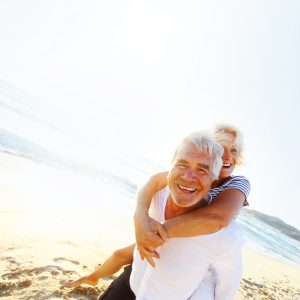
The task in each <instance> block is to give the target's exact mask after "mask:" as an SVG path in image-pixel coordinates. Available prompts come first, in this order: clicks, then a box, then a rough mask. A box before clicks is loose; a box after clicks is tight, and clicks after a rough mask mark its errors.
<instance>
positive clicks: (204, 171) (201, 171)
mask: <svg viewBox="0 0 300 300" xmlns="http://www.w3.org/2000/svg"><path fill="white" fill-rule="evenodd" d="M197 171H198V172H199V173H202V174H204V173H206V170H205V169H197Z"/></svg>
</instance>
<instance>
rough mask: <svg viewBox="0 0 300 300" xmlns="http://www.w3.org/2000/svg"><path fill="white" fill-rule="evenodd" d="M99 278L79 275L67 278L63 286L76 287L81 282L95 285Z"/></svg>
mask: <svg viewBox="0 0 300 300" xmlns="http://www.w3.org/2000/svg"><path fill="white" fill-rule="evenodd" d="M98 280H99V279H95V278H93V277H89V276H83V277H80V278H78V279H69V280H66V282H65V286H67V287H71V288H76V287H78V286H80V285H82V284H87V285H91V286H95V285H97V283H98Z"/></svg>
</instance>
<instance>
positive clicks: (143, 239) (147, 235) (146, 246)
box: [134, 214, 168, 267]
mask: <svg viewBox="0 0 300 300" xmlns="http://www.w3.org/2000/svg"><path fill="white" fill-rule="evenodd" d="M134 226H135V239H136V245H137V249H138V251H139V252H140V255H141V258H142V259H144V258H146V259H147V261H148V262H149V264H151V266H152V267H155V264H154V261H153V257H155V258H159V255H158V253H157V252H156V251H155V249H156V248H157V247H159V246H161V245H162V244H163V243H164V242H166V241H167V239H168V236H167V232H166V230H165V228H164V227H163V225H162V224H161V223H159V222H157V221H155V220H154V219H152V218H150V217H149V216H148V215H145V214H144V215H137V214H136V215H135V217H134Z"/></svg>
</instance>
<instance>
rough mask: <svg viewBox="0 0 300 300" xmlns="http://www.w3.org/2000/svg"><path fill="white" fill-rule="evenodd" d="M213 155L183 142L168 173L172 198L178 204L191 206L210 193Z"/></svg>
mask: <svg viewBox="0 0 300 300" xmlns="http://www.w3.org/2000/svg"><path fill="white" fill-rule="evenodd" d="M212 164H213V160H212V157H211V156H210V155H209V154H208V153H207V152H204V151H203V152H201V151H199V150H198V149H197V148H196V147H195V146H194V145H193V144H190V143H185V144H182V145H181V146H180V148H179V150H178V152H177V157H175V160H174V163H173V166H172V168H171V170H170V171H169V174H168V185H169V189H170V194H171V197H172V200H173V201H174V203H175V204H176V205H177V206H180V207H190V206H193V205H195V204H197V203H198V202H199V201H200V200H201V199H203V197H204V196H205V195H206V194H207V193H208V191H209V190H210V188H211V184H212V182H213V176H212Z"/></svg>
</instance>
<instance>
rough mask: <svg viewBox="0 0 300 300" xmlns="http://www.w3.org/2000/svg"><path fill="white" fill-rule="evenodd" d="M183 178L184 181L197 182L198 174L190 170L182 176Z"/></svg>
mask: <svg viewBox="0 0 300 300" xmlns="http://www.w3.org/2000/svg"><path fill="white" fill-rule="evenodd" d="M181 177H182V179H184V180H186V181H192V180H195V178H196V174H195V172H194V170H192V169H188V170H186V171H185V172H184V173H183V174H182V176H181Z"/></svg>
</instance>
